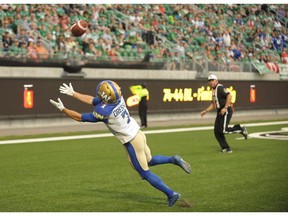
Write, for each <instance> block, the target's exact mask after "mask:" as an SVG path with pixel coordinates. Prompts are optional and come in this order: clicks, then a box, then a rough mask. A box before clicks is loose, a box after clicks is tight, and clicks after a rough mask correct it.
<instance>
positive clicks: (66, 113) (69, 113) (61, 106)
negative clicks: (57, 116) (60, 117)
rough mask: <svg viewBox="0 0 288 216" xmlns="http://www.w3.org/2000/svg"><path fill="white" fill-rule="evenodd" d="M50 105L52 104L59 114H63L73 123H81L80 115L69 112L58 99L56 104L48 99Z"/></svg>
mask: <svg viewBox="0 0 288 216" xmlns="http://www.w3.org/2000/svg"><path fill="white" fill-rule="evenodd" d="M50 103H51V104H53V105H54V106H55V107H56V108H57V109H59V110H60V111H61V112H63V113H65V115H67V116H68V117H70V118H72V119H74V120H75V121H79V122H81V121H82V118H81V114H80V113H78V112H76V111H74V110H70V109H67V108H65V107H64V104H63V103H62V101H61V99H60V98H58V102H56V101H53V100H51V99H50Z"/></svg>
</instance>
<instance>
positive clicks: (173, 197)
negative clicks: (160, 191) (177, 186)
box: [167, 192, 181, 206]
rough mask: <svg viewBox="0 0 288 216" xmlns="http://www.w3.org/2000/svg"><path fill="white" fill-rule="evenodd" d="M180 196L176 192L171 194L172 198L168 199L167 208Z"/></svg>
mask: <svg viewBox="0 0 288 216" xmlns="http://www.w3.org/2000/svg"><path fill="white" fill-rule="evenodd" d="M180 196H181V195H180V194H179V193H176V192H173V196H172V197H170V198H168V204H167V206H173V205H174V204H175V203H176V202H177V200H178V199H179V198H180Z"/></svg>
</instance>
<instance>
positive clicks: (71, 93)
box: [59, 83, 94, 105]
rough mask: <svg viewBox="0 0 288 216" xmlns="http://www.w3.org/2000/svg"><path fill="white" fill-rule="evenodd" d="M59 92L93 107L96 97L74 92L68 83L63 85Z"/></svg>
mask: <svg viewBox="0 0 288 216" xmlns="http://www.w3.org/2000/svg"><path fill="white" fill-rule="evenodd" d="M59 90H60V93H62V94H66V95H69V96H72V97H74V98H75V99H77V100H79V101H81V102H83V103H86V104H89V105H92V102H93V99H94V97H93V96H91V95H85V94H81V93H79V92H76V91H74V89H73V86H72V84H71V83H69V86H68V85H67V84H66V83H63V85H62V86H60V87H59Z"/></svg>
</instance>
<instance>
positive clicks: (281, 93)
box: [0, 78, 288, 118]
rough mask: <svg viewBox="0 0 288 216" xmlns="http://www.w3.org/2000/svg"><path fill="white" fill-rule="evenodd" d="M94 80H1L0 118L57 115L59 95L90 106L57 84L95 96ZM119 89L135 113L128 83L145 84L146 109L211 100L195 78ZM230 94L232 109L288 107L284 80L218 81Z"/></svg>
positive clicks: (123, 83)
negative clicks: (147, 96)
mask: <svg viewBox="0 0 288 216" xmlns="http://www.w3.org/2000/svg"><path fill="white" fill-rule="evenodd" d="M100 81H102V80H96V79H75V78H74V79H73V78H71V79H36V78H35V79H33V78H27V79H25V78H21V79H20V78H19V79H17V78H4V79H3V78H2V79H0V96H1V106H0V118H17V117H21V116H22V117H23V116H24V117H41V116H45V115H47V116H50V115H53V114H58V115H59V112H58V110H57V109H56V108H55V107H54V106H52V105H51V104H50V102H49V100H50V99H53V100H57V98H58V97H59V98H61V100H62V102H63V103H64V105H65V106H67V107H69V108H71V109H75V110H77V111H79V112H81V113H82V112H90V111H91V110H92V109H93V107H89V106H87V105H85V104H82V103H81V102H79V101H76V100H75V99H73V98H72V97H69V96H67V95H63V94H61V93H59V86H60V85H62V84H63V83H67V84H69V83H70V82H71V83H72V85H73V87H74V90H75V91H78V92H80V93H84V94H89V95H95V91H96V86H97V84H98V83H99V82H100ZM114 81H115V82H117V83H118V84H119V85H120V87H121V90H122V93H123V95H124V98H125V100H126V101H127V106H128V108H129V110H130V112H131V113H133V112H137V109H138V107H137V98H136V96H135V95H133V93H132V92H131V90H130V88H129V87H130V86H135V85H141V84H142V83H143V82H145V83H146V84H147V89H148V90H149V93H150V95H149V102H148V105H149V112H151V113H161V112H162V113H173V112H194V111H196V112H199V111H200V110H201V109H203V107H206V106H207V105H208V104H209V102H210V101H211V97H212V91H211V89H210V87H209V84H208V81H205V80H202V81H196V80H139V81H137V80H114ZM219 82H220V83H221V84H223V85H224V87H225V88H226V89H227V90H228V91H229V92H230V93H231V94H232V102H233V104H234V107H235V110H253V109H273V108H288V94H287V86H288V83H287V81H237V80H231V81H221V80H220V81H219ZM131 102H132V103H131Z"/></svg>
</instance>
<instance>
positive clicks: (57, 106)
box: [50, 98, 65, 111]
mask: <svg viewBox="0 0 288 216" xmlns="http://www.w3.org/2000/svg"><path fill="white" fill-rule="evenodd" d="M50 103H52V104H53V105H54V106H55V107H56V108H57V109H59V110H60V111H62V110H63V109H64V108H65V107H64V105H63V103H62V101H61V100H60V98H58V102H56V101H53V100H52V99H50Z"/></svg>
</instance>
